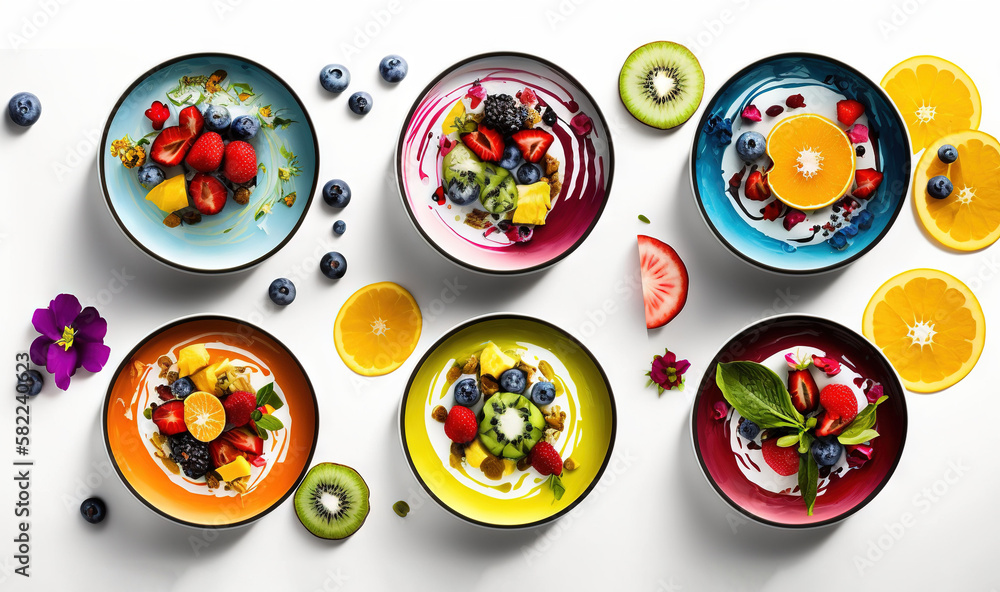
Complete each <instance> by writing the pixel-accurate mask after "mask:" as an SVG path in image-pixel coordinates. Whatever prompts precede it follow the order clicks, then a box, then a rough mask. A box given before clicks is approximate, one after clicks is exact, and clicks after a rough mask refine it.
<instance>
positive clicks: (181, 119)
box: [177, 105, 205, 138]
mask: <svg viewBox="0 0 1000 592" xmlns="http://www.w3.org/2000/svg"><path fill="white" fill-rule="evenodd" d="M177 123H178V125H179V126H180V127H181V129H184V130H186V131H187V133H188V135H189V136H191V137H192V138H194V137H195V136H197V135H198V134H200V133H201V128H203V127H205V118H204V117H202V116H201V111H199V110H198V108H197V107H195V106H194V105H191V106H190V107H184V108H183V109H181V112H180V113H179V114H178V115H177Z"/></svg>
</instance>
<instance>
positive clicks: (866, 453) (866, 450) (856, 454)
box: [844, 444, 875, 469]
mask: <svg viewBox="0 0 1000 592" xmlns="http://www.w3.org/2000/svg"><path fill="white" fill-rule="evenodd" d="M844 448H845V449H846V450H847V466H849V467H851V468H852V469H859V468H861V467H863V466H865V463H867V462H868V461H870V460H871V459H872V457H873V456H875V449H874V448H872V447H871V446H865V445H864V444H857V445H854V444H850V445H847V446H844Z"/></svg>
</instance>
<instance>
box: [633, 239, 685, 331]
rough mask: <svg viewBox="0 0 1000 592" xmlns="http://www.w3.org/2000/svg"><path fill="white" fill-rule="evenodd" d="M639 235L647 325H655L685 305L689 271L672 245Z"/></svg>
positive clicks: (663, 322) (660, 325) (665, 322)
mask: <svg viewBox="0 0 1000 592" xmlns="http://www.w3.org/2000/svg"><path fill="white" fill-rule="evenodd" d="M638 239H639V271H640V273H641V275H642V299H643V301H644V302H645V304H646V328H647V329H655V328H656V327H662V326H663V325H666V324H667V323H669V322H670V321H671V320H672V319H673V318H674V317H676V316H677V313H679V312H680V311H681V309H682V308H684V303H685V302H687V293H688V272H687V268H686V267H684V262H683V261H681V258H680V257H679V256H678V255H677V251H674V250H673V249H672V248H670V245H668V244H666V243H664V242H662V241H660V240H657V239H655V238H653V237H651V236H646V235H642V234H640V235H639V237H638Z"/></svg>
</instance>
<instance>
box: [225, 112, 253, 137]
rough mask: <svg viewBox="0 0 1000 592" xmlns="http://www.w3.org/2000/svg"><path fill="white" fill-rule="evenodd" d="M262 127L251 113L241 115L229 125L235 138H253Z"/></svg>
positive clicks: (230, 133) (231, 134)
mask: <svg viewBox="0 0 1000 592" xmlns="http://www.w3.org/2000/svg"><path fill="white" fill-rule="evenodd" d="M259 129H260V124H259V123H257V120H256V119H255V118H253V117H250V116H249V115H240V116H239V117H237V118H236V119H234V120H233V123H232V124H231V125H230V126H229V135H230V136H231V137H232V138H233V139H234V140H243V141H246V140H251V139H253V137H254V136H256V135H257V130H259Z"/></svg>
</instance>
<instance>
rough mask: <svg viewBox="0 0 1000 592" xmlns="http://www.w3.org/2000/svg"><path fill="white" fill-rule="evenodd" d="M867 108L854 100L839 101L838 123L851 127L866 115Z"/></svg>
mask: <svg viewBox="0 0 1000 592" xmlns="http://www.w3.org/2000/svg"><path fill="white" fill-rule="evenodd" d="M864 113H865V106H864V105H862V104H861V103H859V102H857V101H855V100H853V99H844V100H843V101H837V121H839V122H840V123H842V124H844V125H851V124H853V123H854V122H855V121H857V120H858V118H859V117H861V116H862V115H864Z"/></svg>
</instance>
